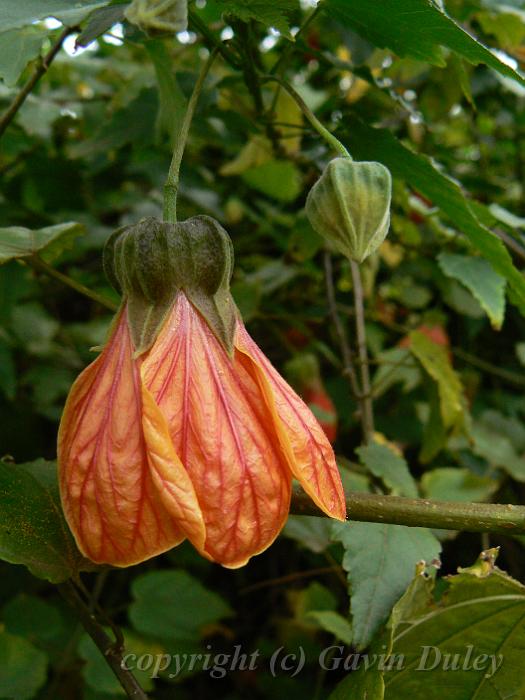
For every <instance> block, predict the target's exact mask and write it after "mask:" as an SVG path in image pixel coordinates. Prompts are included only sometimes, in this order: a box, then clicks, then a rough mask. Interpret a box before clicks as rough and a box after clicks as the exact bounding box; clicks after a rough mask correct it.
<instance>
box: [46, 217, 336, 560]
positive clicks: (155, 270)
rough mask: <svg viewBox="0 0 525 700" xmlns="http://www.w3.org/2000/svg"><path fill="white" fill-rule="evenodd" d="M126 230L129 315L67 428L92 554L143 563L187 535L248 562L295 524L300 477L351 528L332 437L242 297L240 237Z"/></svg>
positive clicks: (72, 409)
mask: <svg viewBox="0 0 525 700" xmlns="http://www.w3.org/2000/svg"><path fill="white" fill-rule="evenodd" d="M117 233H118V236H117V238H116V239H115V240H113V242H112V243H111V244H110V246H109V249H110V255H111V256H112V257H113V259H114V261H117V262H116V263H115V264H114V265H113V266H112V268H111V269H110V270H108V271H109V274H110V278H111V279H113V280H115V279H117V282H118V283H119V286H120V287H121V288H122V290H123V292H124V302H123V306H122V309H121V311H120V312H119V314H118V316H117V318H116V320H115V323H114V326H113V329H112V332H111V335H110V339H109V341H108V343H107V345H106V347H105V349H104V351H103V352H102V354H101V355H100V356H99V357H98V358H97V359H96V360H95V361H94V362H93V363H92V364H91V365H90V366H89V367H88V368H87V369H86V370H84V372H83V373H82V374H81V375H80V377H79V378H78V379H77V381H76V382H75V384H74V385H73V388H72V390H71V393H70V396H69V398H68V401H67V404H66V408H65V410H64V415H63V418H62V422H61V426H60V432H59V444H58V454H59V470H60V490H61V497H62V503H63V507H64V512H65V514H66V518H67V520H68V523H69V525H70V527H71V529H72V531H73V534H74V535H75V538H76V540H77V543H78V545H79V547H80V549H81V551H82V552H83V553H84V554H85V555H86V556H88V557H89V558H90V559H92V560H93V561H95V562H98V563H108V564H113V565H116V566H128V565H130V564H134V563H138V562H140V561H143V560H145V559H147V558H149V557H152V556H154V555H156V554H159V553H160V552H163V551H166V550H167V549H170V548H171V547H173V546H175V545H177V544H178V543H180V542H181V541H182V540H183V539H185V538H187V539H189V540H190V541H191V542H192V544H193V545H194V546H195V547H196V549H197V550H198V551H199V552H201V553H202V554H203V555H204V556H206V557H207V558H209V559H211V560H213V561H216V562H219V563H221V564H223V565H224V566H228V567H232V568H234V567H238V566H242V565H243V564H245V563H246V562H247V561H248V559H249V558H250V557H251V556H253V555H255V554H258V553H259V552H262V551H263V550H265V549H266V548H267V547H268V546H269V545H270V544H271V543H272V542H273V540H274V539H275V538H276V537H277V535H278V534H279V532H280V530H281V529H282V527H283V525H284V523H285V521H286V518H287V515H288V510H289V504H290V495H291V483H292V478H295V479H297V480H298V481H299V482H300V483H301V485H302V486H303V488H304V489H305V491H306V492H307V493H308V494H309V495H310V496H311V498H312V499H313V500H314V501H315V503H316V504H317V505H318V506H319V507H320V508H321V509H322V510H323V511H325V512H326V513H327V514H328V515H331V516H332V517H334V518H338V519H344V517H345V502H344V494H343V490H342V486H341V480H340V476H339V472H338V469H337V466H336V463H335V459H334V455H333V451H332V448H331V446H330V444H329V442H328V440H327V439H326V437H325V435H324V433H323V431H322V429H321V427H320V426H319V424H318V423H317V421H316V419H315V418H314V416H313V414H312V413H311V411H310V410H309V409H308V408H307V406H306V405H305V404H304V403H303V402H302V400H301V399H300V398H299V397H298V396H297V394H295V392H294V391H293V390H292V389H291V388H290V387H289V386H288V384H287V383H286V382H285V381H284V379H283V378H282V377H281V376H280V375H279V374H278V372H277V371H276V370H275V369H274V367H273V366H272V365H271V363H270V362H269V360H268V359H267V358H266V357H265V356H264V354H263V353H262V351H261V350H260V349H259V348H258V347H257V345H256V344H255V343H254V341H253V340H252V339H251V338H250V336H249V335H248V333H247V331H246V329H245V327H244V325H243V323H242V321H241V319H240V316H239V314H238V311H237V310H236V309H235V305H234V304H233V301H232V300H231V297H230V295H229V287H228V285H229V277H230V274H231V252H229V251H230V244H229V239H227V234H226V233H225V232H224V231H223V229H221V228H220V227H219V225H218V224H217V223H216V222H213V220H211V219H209V218H208V217H195V219H192V220H189V221H188V222H183V223H182V224H159V223H158V222H152V221H151V220H147V221H145V222H141V224H139V225H137V227H134V228H133V230H131V231H130V230H129V229H125V230H124V232H117ZM123 234H124V235H123ZM119 237H120V239H119ZM146 247H147V248H148V250H147V254H146ZM174 250H175V253H178V254H177V255H174ZM130 251H135V253H137V252H138V253H139V254H138V255H135V254H131V253H130ZM126 253H127V258H126ZM221 255H222V256H223V257H224V260H222V261H221V260H220V258H221ZM181 257H182V258H183V261H181ZM226 258H228V260H226ZM124 260H125V262H124V263H123V262H122V261H124ZM166 265H168V266H169V268H170V269H171V270H172V271H173V270H175V272H174V273H173V274H171V275H170V274H168V273H166V269H165V268H166ZM155 280H156V282H155Z"/></svg>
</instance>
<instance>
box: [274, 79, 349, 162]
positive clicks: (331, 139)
mask: <svg viewBox="0 0 525 700" xmlns="http://www.w3.org/2000/svg"><path fill="white" fill-rule="evenodd" d="M261 82H262V83H270V82H274V83H278V84H279V85H280V86H281V87H282V88H284V89H285V90H286V92H287V93H288V94H289V95H290V97H292V98H293V99H294V100H295V101H296V102H297V105H298V106H299V108H300V109H301V111H302V112H303V114H304V116H305V117H306V118H307V119H308V121H309V122H310V124H311V125H312V126H313V127H314V129H315V130H316V131H317V133H318V134H319V135H320V136H322V137H323V139H324V140H325V141H326V142H327V143H328V144H329V146H330V147H331V148H333V149H334V151H336V152H337V153H340V154H341V155H342V156H344V157H345V158H351V155H350V153H349V152H348V151H347V150H346V148H345V147H344V146H343V144H342V143H341V141H339V139H337V138H336V137H335V136H334V135H333V134H331V133H330V132H329V131H328V129H327V128H326V127H325V126H324V125H323V124H322V123H321V122H320V121H319V119H317V117H316V116H315V114H314V113H313V112H312V110H311V109H310V107H308V105H307V104H306V102H305V101H304V100H303V98H302V97H301V95H299V93H298V92H297V91H296V90H295V89H294V88H293V87H292V86H291V85H290V84H289V83H288V82H286V80H283V78H280V77H279V76H277V75H264V76H262V77H261Z"/></svg>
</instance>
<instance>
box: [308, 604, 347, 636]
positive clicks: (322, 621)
mask: <svg viewBox="0 0 525 700" xmlns="http://www.w3.org/2000/svg"><path fill="white" fill-rule="evenodd" d="M305 618H306V619H307V620H309V621H310V620H312V621H313V622H315V623H316V624H317V625H318V626H319V627H320V628H321V629H323V630H325V631H326V632H330V634H333V635H334V637H336V638H337V639H340V640H341V641H342V642H344V643H345V644H352V625H351V624H350V622H349V621H348V620H347V619H346V618H345V617H343V616H342V615H340V614H339V613H337V612H335V611H334V610H310V611H309V612H308V613H306V615H305Z"/></svg>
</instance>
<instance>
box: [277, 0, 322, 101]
mask: <svg viewBox="0 0 525 700" xmlns="http://www.w3.org/2000/svg"><path fill="white" fill-rule="evenodd" d="M320 11H321V8H320V7H319V6H318V7H316V8H315V9H314V10H313V12H311V13H310V14H309V15H308V17H307V18H306V19H305V21H304V22H303V24H302V25H301V27H300V28H299V31H298V32H297V34H296V35H295V36H294V41H289V42H287V44H286V45H285V47H284V49H283V50H282V52H281V55H280V56H279V58H278V59H277V60H276V61H275V63H274V64H273V66H272V67H271V69H270V75H277V76H279V77H282V75H283V73H284V71H285V68H286V66H285V63H286V61H287V60H288V58H289V57H290V54H291V53H292V51H294V50H295V49H296V47H297V44H296V43H295V42H296V41H297V40H298V39H299V37H300V36H301V35H302V34H303V33H304V32H305V31H306V29H307V28H308V27H309V26H310V24H311V23H312V22H313V21H314V19H315V18H316V17H317V15H318V14H319V12H320ZM281 89H282V85H278V86H277V89H276V90H275V95H274V96H273V100H272V107H271V111H272V112H274V111H275V107H276V105H277V100H278V99H279V93H280V91H281Z"/></svg>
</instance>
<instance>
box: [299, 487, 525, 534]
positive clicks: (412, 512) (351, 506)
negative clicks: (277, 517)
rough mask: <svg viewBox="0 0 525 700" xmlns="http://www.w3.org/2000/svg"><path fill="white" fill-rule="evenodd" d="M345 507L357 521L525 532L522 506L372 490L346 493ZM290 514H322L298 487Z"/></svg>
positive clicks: (524, 512)
mask: <svg viewBox="0 0 525 700" xmlns="http://www.w3.org/2000/svg"><path fill="white" fill-rule="evenodd" d="M346 507H347V511H348V519H349V520H356V521H358V522H367V523H389V524H392V525H406V526H408V527H430V528H436V529H440V530H441V529H443V530H460V531H465V532H492V533H499V534H503V535H523V534H525V506H515V505H511V504H496V503H459V502H454V503H452V502H448V501H431V500H427V499H422V498H402V497H401V496H385V495H381V494H375V493H347V494H346ZM290 513H292V514H293V515H317V516H323V515H325V514H324V513H323V512H322V511H320V510H319V509H318V508H317V506H316V505H315V504H314V502H313V501H312V500H311V499H310V497H309V496H308V495H307V494H306V493H305V492H304V491H303V490H302V489H301V488H300V487H297V488H295V489H294V492H293V495H292V503H291V507H290Z"/></svg>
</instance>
